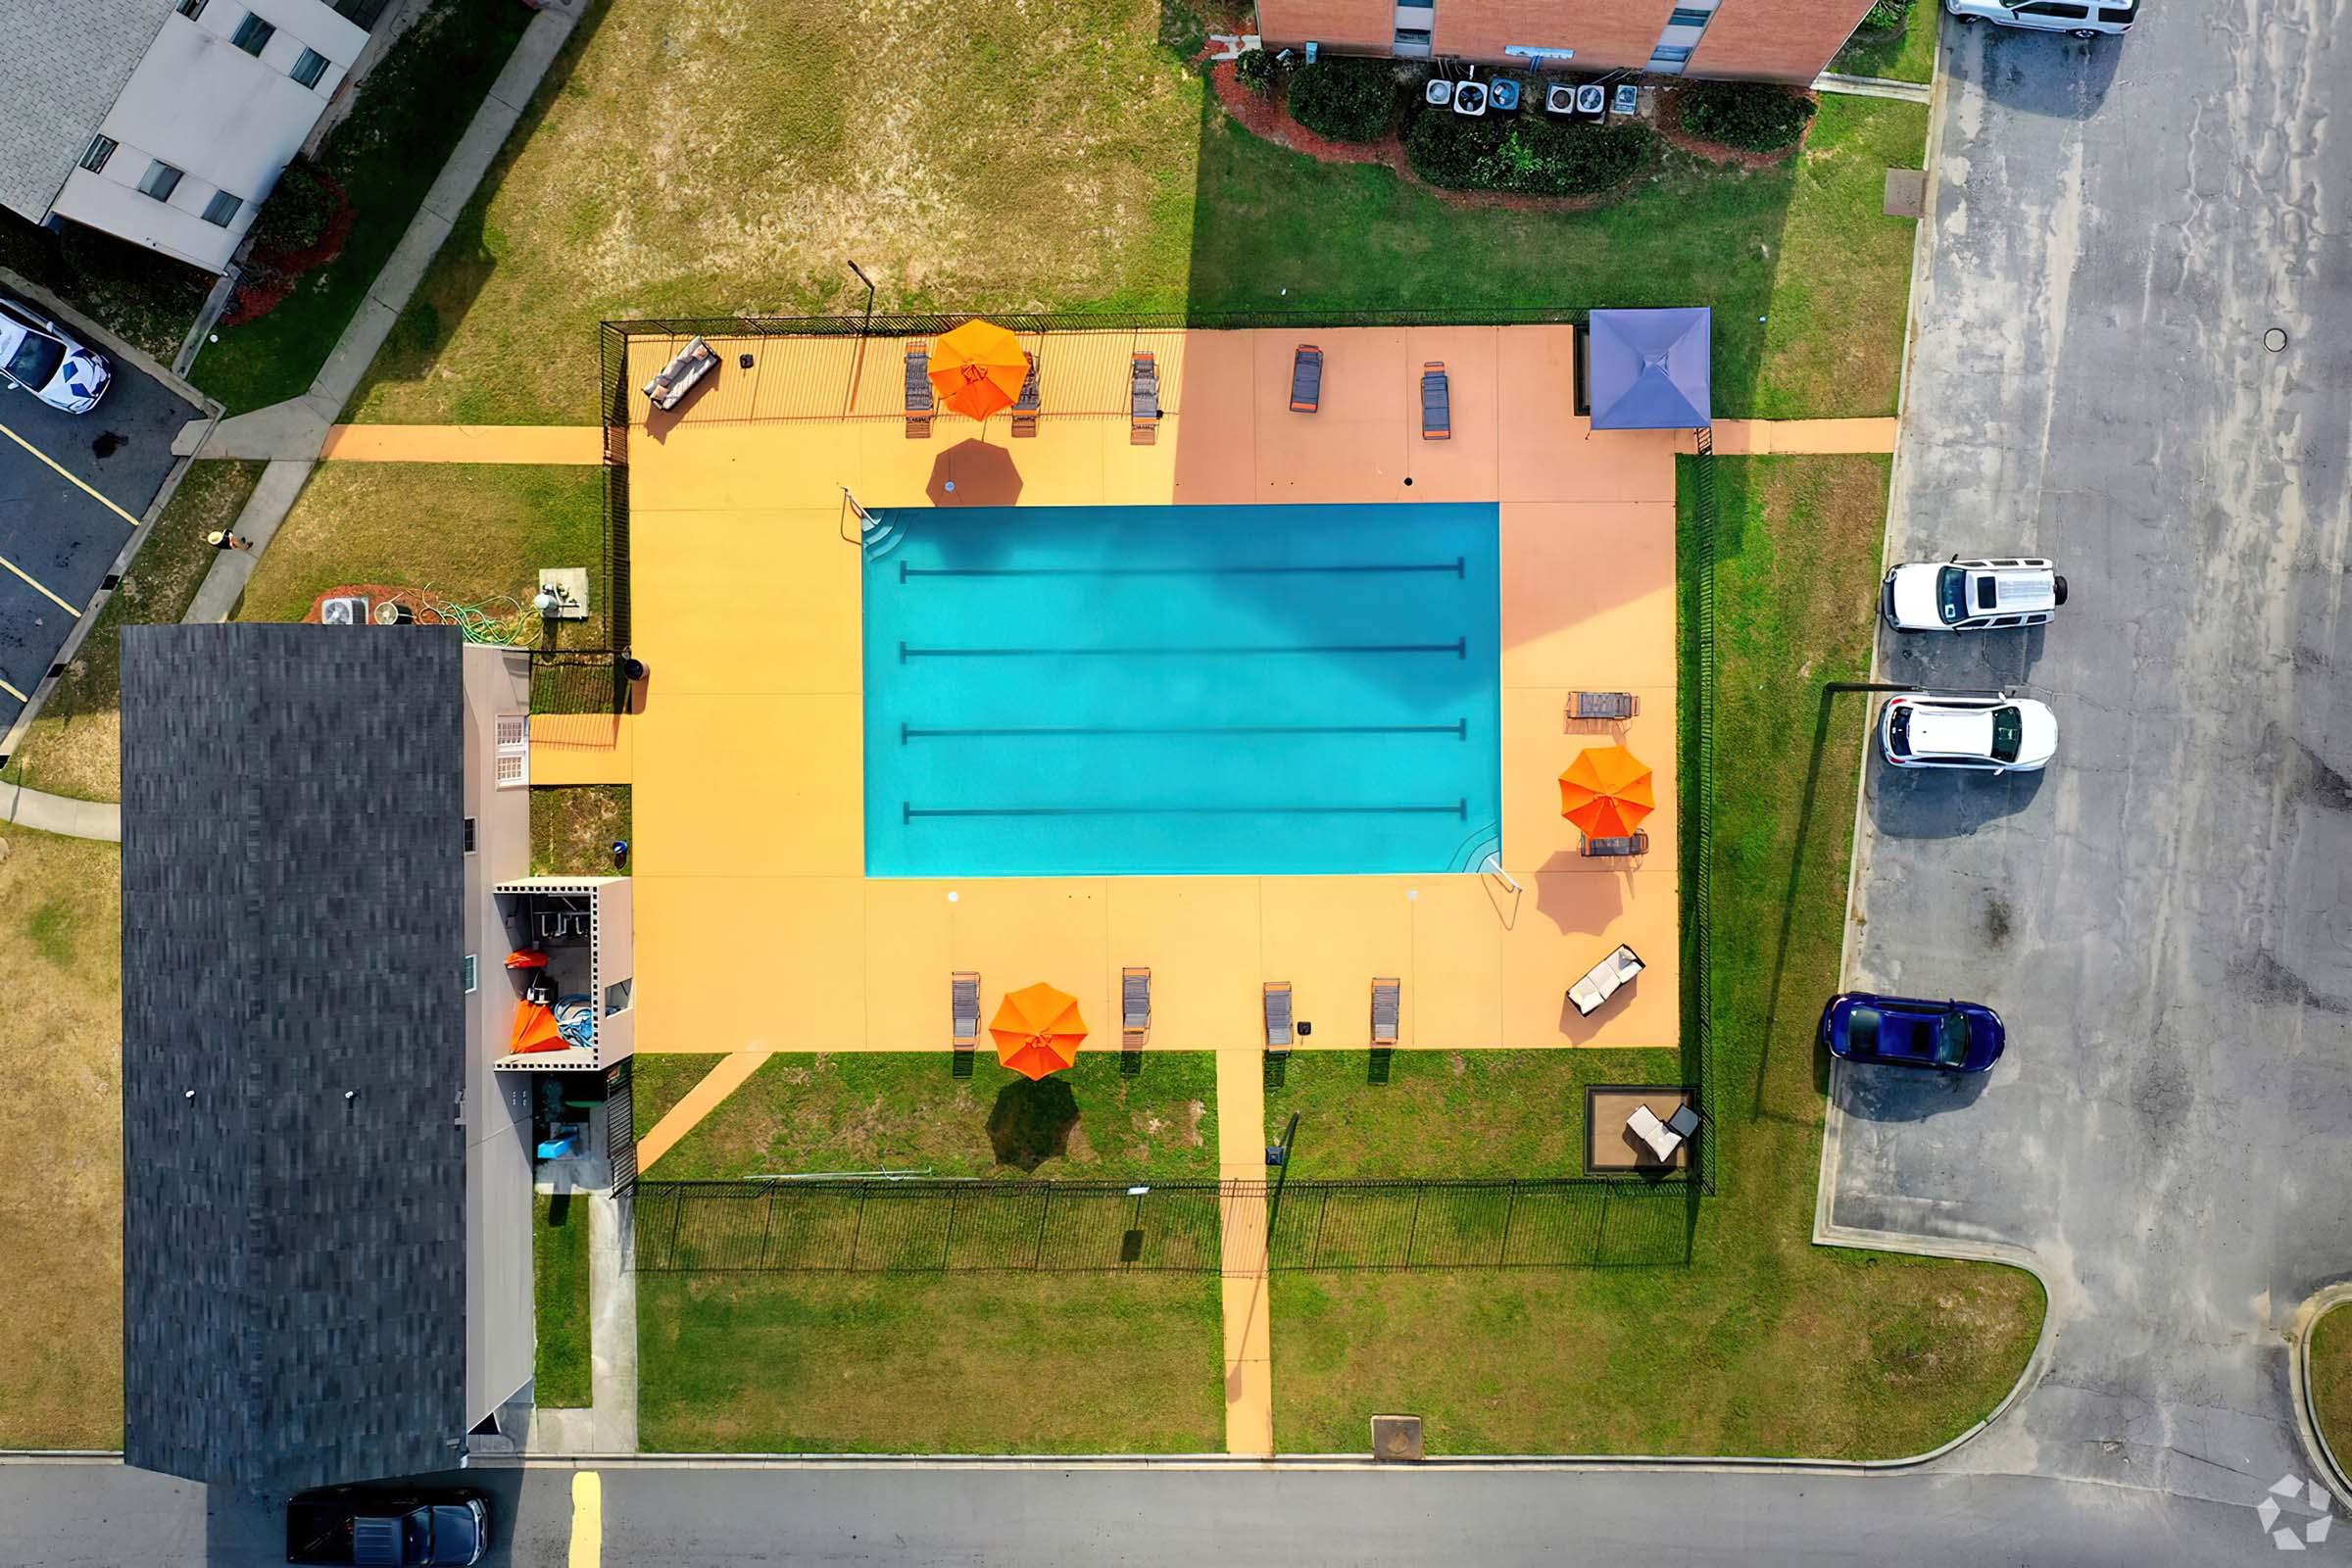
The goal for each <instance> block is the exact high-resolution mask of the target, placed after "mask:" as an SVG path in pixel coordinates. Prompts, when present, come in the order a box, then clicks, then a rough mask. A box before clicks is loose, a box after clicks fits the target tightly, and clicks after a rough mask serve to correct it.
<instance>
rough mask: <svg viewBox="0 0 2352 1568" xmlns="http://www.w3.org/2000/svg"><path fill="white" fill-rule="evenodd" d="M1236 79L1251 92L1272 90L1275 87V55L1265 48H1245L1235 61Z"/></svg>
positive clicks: (1234, 72)
mask: <svg viewBox="0 0 2352 1568" xmlns="http://www.w3.org/2000/svg"><path fill="white" fill-rule="evenodd" d="M1233 74H1234V79H1235V80H1237V81H1239V82H1240V83H1241V84H1242V85H1243V86H1245V87H1247V88H1249V89H1250V91H1251V92H1270V91H1272V90H1273V87H1274V57H1273V56H1272V55H1270V54H1268V53H1266V52H1265V51H1264V50H1263V49H1245V50H1243V51H1242V53H1241V57H1240V58H1239V59H1237V60H1235V61H1234V63H1233Z"/></svg>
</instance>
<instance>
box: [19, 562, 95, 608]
mask: <svg viewBox="0 0 2352 1568" xmlns="http://www.w3.org/2000/svg"><path fill="white" fill-rule="evenodd" d="M0 566H6V567H7V568H8V569H9V570H11V571H13V572H15V573H16V574H17V575H18V576H20V577H22V578H24V579H25V581H26V582H28V583H30V584H32V585H33V587H34V588H36V589H38V590H39V591H40V592H41V593H42V594H44V595H47V597H48V600H49V602H50V603H51V604H53V605H55V606H56V607H57V608H58V609H60V610H62V611H64V612H65V613H67V614H69V615H79V614H80V613H81V612H80V611H79V610H77V609H75V608H74V607H73V606H72V605H69V604H67V603H66V602H65V601H64V600H63V599H60V598H58V597H57V595H55V594H53V593H50V592H49V585H48V584H47V583H45V582H43V581H41V579H40V578H38V577H35V576H34V575H33V574H32V573H31V572H29V571H26V570H25V568H24V567H23V566H20V565H18V564H16V563H15V562H13V561H11V560H9V559H8V558H7V557H6V556H0Z"/></svg>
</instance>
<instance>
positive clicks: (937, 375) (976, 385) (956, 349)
mask: <svg viewBox="0 0 2352 1568" xmlns="http://www.w3.org/2000/svg"><path fill="white" fill-rule="evenodd" d="M1028 379H1029V356H1028V355H1026V354H1024V353H1022V352H1021V340H1020V339H1019V338H1017V337H1014V336H1013V335H1012V334H1011V333H1010V332H1007V331H1006V330H1005V328H1003V327H1001V326H999V325H997V324H996V323H995V322H993V321H983V320H980V319H977V318H975V319H972V320H969V321H966V322H964V323H963V324H962V325H961V326H959V327H957V328H956V330H955V331H953V332H950V333H949V334H948V335H947V336H945V337H943V338H941V339H940V340H939V341H938V342H937V343H935V344H933V345H932V346H931V390H932V391H934V392H936V393H938V394H939V401H940V402H941V403H943V404H945V405H947V407H949V408H950V409H953V410H955V411H956V413H957V414H961V415H965V416H967V417H971V418H974V419H985V418H987V417H989V416H990V415H992V414H997V413H1001V412H1002V411H1004V410H1005V409H1009V408H1011V407H1012V406H1013V404H1014V403H1015V402H1017V401H1018V400H1019V398H1020V395H1021V383H1022V382H1024V381H1026V380H1028Z"/></svg>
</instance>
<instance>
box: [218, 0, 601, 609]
mask: <svg viewBox="0 0 2352 1568" xmlns="http://www.w3.org/2000/svg"><path fill="white" fill-rule="evenodd" d="M581 3H582V0H550V3H549V4H548V5H547V6H546V7H545V8H544V9H542V10H541V11H540V12H539V14H538V15H537V16H535V17H533V18H532V19H531V25H529V26H528V27H525V28H524V29H523V33H522V40H521V41H520V42H519V43H517V44H516V45H515V53H514V55H513V56H512V57H511V58H510V59H509V60H508V61H507V64H506V69H505V70H503V71H501V72H500V73H498V79H497V80H496V81H494V82H492V83H491V84H490V91H489V94H488V95H487V96H486V97H484V98H483V99H482V105H481V107H480V108H479V109H477V110H476V111H474V116H473V121H472V123H470V124H468V125H467V126H466V134H465V136H464V137H463V138H462V139H461V140H460V141H459V142H458V146H457V150H456V151H455V152H453V153H451V154H450V156H449V162H448V163H447V164H445V165H443V166H442V169H441V173H440V176H439V177H438V178H436V179H435V180H434V181H433V184H432V188H431V189H430V190H428V191H426V192H425V195H424V203H423V205H422V206H421V207H419V208H418V209H417V216H416V217H415V218H414V219H412V220H411V221H410V222H409V228H408V232H407V233H405V234H403V235H402V236H401V240H400V244H399V245H398V246H397V247H395V248H394V249H393V252H392V255H391V257H390V258H389V259H388V260H386V261H385V263H384V266H383V270H381V271H379V272H377V273H376V275H375V281H374V282H373V283H371V284H370V285H368V297H367V298H366V299H365V300H363V301H361V303H360V308H359V311H358V312H357V313H356V314H355V315H354V316H353V317H352V319H351V321H350V323H349V324H348V325H346V326H345V327H344V328H343V335H342V336H341V337H340V338H338V339H336V340H335V347H334V351H333V352H332V353H330V354H329V355H328V356H327V357H326V364H325V365H323V366H321V367H320V368H319V375H318V378H317V379H315V380H314V381H312V382H311V386H310V390H309V391H307V392H305V393H303V394H302V396H300V397H298V398H291V399H289V400H287V401H286V402H284V403H277V404H272V405H270V407H269V408H266V409H256V410H254V411H252V412H251V413H249V414H240V415H238V416H236V417H233V418H228V419H223V420H221V422H220V423H219V424H217V425H215V426H213V427H212V430H211V432H210V434H209V435H206V434H201V433H200V432H199V430H198V427H197V426H194V425H191V426H190V427H189V428H188V429H187V430H185V431H182V432H181V442H185V443H187V444H189V446H190V447H191V449H193V450H197V451H198V452H199V453H200V455H202V456H204V457H208V458H216V457H219V458H227V457H238V458H249V459H260V460H266V461H267V462H268V463H269V465H270V466H269V467H268V468H267V469H265V470H263V473H262V482H261V483H260V484H259V485H258V486H256V487H255V489H254V492H253V496H252V498H251V499H250V500H248V501H247V502H246V503H245V510H244V511H243V512H241V513H239V514H238V515H237V520H236V523H235V524H234V531H235V532H237V533H240V534H243V535H244V536H245V537H246V538H248V539H250V540H252V541H253V548H252V549H251V550H226V551H222V552H221V555H220V557H219V558H218V559H217V560H215V561H214V563H213V566H212V569H211V570H210V571H209V572H207V573H206V574H205V579H204V584H203V586H202V587H200V588H199V589H197V591H196V598H195V600H194V602H193V603H191V604H190V605H189V606H188V613H187V614H186V615H185V616H183V617H182V618H183V619H185V620H190V621H217V620H226V619H227V618H228V616H229V614H230V613H231V612H232V611H234V610H235V609H236V606H237V600H238V598H239V597H240V596H241V595H242V594H243V593H244V592H245V584H246V583H247V582H249V581H251V580H252V577H253V568H254V566H255V565H256V564H258V563H259V562H260V560H261V558H262V555H263V553H264V552H266V551H267V550H268V549H269V548H270V540H271V539H273V538H275V537H276V536H277V525H278V524H279V523H281V522H283V521H284V520H285V518H286V514H287V513H288V512H290V511H291V510H293V506H294V498H295V497H296V496H299V495H300V494H302V487H303V485H304V484H305V483H306V482H307V481H308V480H309V479H310V476H311V468H312V466H313V465H314V464H316V463H317V462H318V460H319V454H320V452H321V450H322V449H323V448H324V446H325V444H326V440H327V436H328V432H329V430H330V428H331V427H332V425H333V423H334V418H335V416H336V415H337V414H339V413H341V412H342V409H343V406H344V405H345V404H346V403H348V402H350V401H351V397H352V394H353V393H354V392H356V391H358V390H359V385H360V378H361V377H362V376H363V375H365V374H366V373H367V370H368V366H369V365H370V364H371V363H373V362H374V359H375V356H376V351H377V350H378V349H381V348H382V347H383V346H384V339H385V338H387V337H389V336H390V335H391V332H392V325H393V323H394V322H395V321H397V320H398V319H400V313H401V311H402V309H403V308H405V307H406V306H407V305H408V303H409V297H410V296H411V295H413V294H414V293H416V292H417V284H418V283H419V282H421V281H423V278H424V273H425V270H426V269H427V268H428V267H430V266H431V265H432V261H433V257H434V256H435V254H437V253H438V252H439V251H440V249H441V242H442V241H443V240H445V239H447V238H448V237H449V233H450V230H451V229H452V228H453V227H455V226H456V224H457V221H458V215H459V214H460V213H462V212H463V211H465V208H466V203H467V202H468V201H471V200H472V199H473V193H474V189H475V187H477V186H478V185H480V184H481V182H482V176H483V175H484V174H486V173H488V172H489V171H490V166H491V164H492V163H494V162H495V161H496V160H497V158H498V153H499V149H500V148H502V147H504V146H505V145H506V142H507V137H508V135H509V134H510V133H511V132H512V131H513V130H514V129H515V123H517V122H518V121H520V120H521V119H522V114H523V110H524V109H525V108H526V107H527V106H528V105H529V103H530V101H531V94H532V93H534V92H535V91H537V90H538V86H539V82H540V79H541V78H542V77H544V76H545V75H546V74H547V69H548V67H549V66H551V65H553V64H554V63H555V59H556V56H557V55H558V54H559V53H560V52H561V51H562V50H563V47H564V40H565V39H567V38H569V37H570V36H571V29H572V27H573V26H574V25H576V23H577V21H578V18H577V16H576V15H575V13H576V12H577V11H578V10H579V9H580V7H581ZM198 441H201V442H202V445H201V447H197V446H196V445H195V443H196V442H198ZM181 442H174V443H173V448H174V450H177V449H178V448H179V446H180V445H181ZM444 461H455V460H446V459H445V460H444ZM465 461H468V462H479V461H483V460H481V459H467V460H465Z"/></svg>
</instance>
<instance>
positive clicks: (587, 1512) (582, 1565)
mask: <svg viewBox="0 0 2352 1568" xmlns="http://www.w3.org/2000/svg"><path fill="white" fill-rule="evenodd" d="M604 1560H605V1478H604V1477H603V1476H601V1475H599V1474H597V1473H596V1472H595V1471H594V1470H583V1471H581V1472H580V1473H579V1474H578V1475H575V1476H573V1477H572V1478H571V1551H570V1555H569V1557H568V1558H567V1561H568V1563H569V1568H601V1565H602V1564H603V1562H604Z"/></svg>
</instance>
